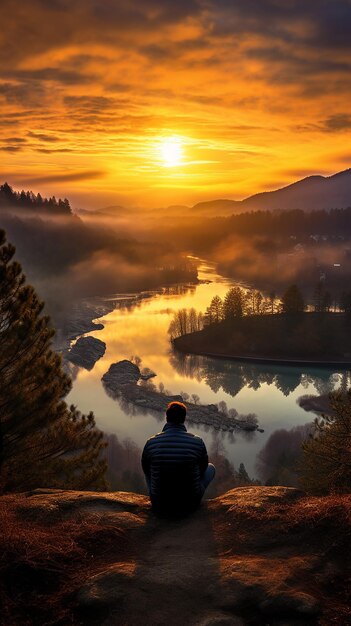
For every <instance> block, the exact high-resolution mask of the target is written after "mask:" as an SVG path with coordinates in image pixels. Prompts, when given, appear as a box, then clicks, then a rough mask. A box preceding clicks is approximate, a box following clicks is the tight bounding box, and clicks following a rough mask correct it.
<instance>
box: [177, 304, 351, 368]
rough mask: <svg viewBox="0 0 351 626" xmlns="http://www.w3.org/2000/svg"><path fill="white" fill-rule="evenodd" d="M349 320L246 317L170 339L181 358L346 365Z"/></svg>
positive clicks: (350, 349)
mask: <svg viewBox="0 0 351 626" xmlns="http://www.w3.org/2000/svg"><path fill="white" fill-rule="evenodd" d="M350 328H351V319H350V316H349V315H347V314H345V313H297V314H294V315H291V314H286V313H280V314H274V315H248V316H245V317H233V318H232V319H231V320H225V321H221V322H218V323H217V324H211V325H208V326H205V328H204V329H203V330H200V331H197V332H193V333H188V334H186V335H182V336H181V337H177V338H175V339H174V340H173V345H174V347H175V348H177V350H180V351H181V352H185V353H192V354H203V355H208V356H222V357H226V358H236V359H240V360H245V359H248V360H257V361H260V360H261V361H265V362H278V363H282V364H283V363H286V362H287V363H293V364H306V365H307V364H311V365H312V364H313V365H323V364H325V365H330V364H335V365H338V366H339V365H340V366H344V365H345V366H346V365H348V366H349V365H350V363H351V333H350Z"/></svg>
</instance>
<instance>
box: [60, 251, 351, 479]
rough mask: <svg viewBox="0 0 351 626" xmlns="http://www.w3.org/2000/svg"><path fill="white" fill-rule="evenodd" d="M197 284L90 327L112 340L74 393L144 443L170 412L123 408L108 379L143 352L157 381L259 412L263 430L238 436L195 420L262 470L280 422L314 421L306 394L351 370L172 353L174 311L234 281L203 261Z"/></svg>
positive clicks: (84, 406) (205, 433)
mask: <svg viewBox="0 0 351 626" xmlns="http://www.w3.org/2000/svg"><path fill="white" fill-rule="evenodd" d="M199 278H200V279H201V280H202V281H204V282H201V283H200V284H199V285H196V286H179V287H177V288H170V289H164V290H163V291H162V293H150V294H148V296H147V297H144V298H142V299H141V300H140V301H139V302H137V304H134V305H130V304H129V305H128V306H127V305H123V304H121V303H119V304H118V307H117V308H116V309H115V310H114V311H112V312H111V313H109V314H108V315H106V317H104V318H100V319H99V322H102V323H103V324H104V329H103V330H100V331H94V332H92V333H90V335H91V336H94V337H97V338H99V339H101V340H102V341H104V342H105V343H106V345H107V349H106V353H105V355H104V357H103V358H102V359H100V361H98V362H97V363H96V365H95V367H94V369H93V370H92V371H90V372H87V371H86V370H83V369H79V370H78V373H77V376H76V378H75V380H74V384H73V389H72V391H71V393H70V396H69V398H68V401H69V402H73V403H74V404H76V405H77V406H78V407H79V409H80V410H81V411H83V412H87V411H90V410H93V411H94V413H95V416H96V422H97V425H98V426H99V427H100V428H102V429H103V430H104V431H105V432H107V433H115V434H116V435H117V436H118V438H119V439H120V440H123V439H125V438H130V439H131V440H133V441H134V442H135V443H136V444H137V445H138V446H139V447H143V445H144V442H145V440H146V439H147V438H148V437H150V436H151V435H153V434H154V433H155V432H158V431H159V430H161V428H162V424H163V417H162V416H161V415H160V416H156V417H155V415H152V414H150V413H145V412H144V413H143V412H141V411H139V410H135V409H133V410H132V411H131V410H130V408H128V407H122V406H121V405H120V403H119V402H118V401H116V400H113V399H112V398H110V397H109V396H108V395H107V394H106V392H105V390H104V388H103V386H102V383H101V377H102V375H103V374H104V373H105V372H106V371H107V370H108V368H109V366H110V365H111V363H114V362H116V361H119V360H121V359H129V358H130V357H131V356H132V355H138V356H140V358H141V359H142V366H145V367H149V368H151V369H152V370H153V371H154V372H156V374H157V376H156V378H154V379H153V381H154V383H155V384H156V385H158V384H159V383H161V382H162V383H163V384H164V386H165V389H167V390H169V391H170V392H172V393H174V394H179V393H181V392H182V391H183V392H187V393H188V394H190V395H191V394H193V393H195V394H197V395H198V396H199V397H200V402H201V403H203V404H209V403H218V402H220V401H225V402H226V403H227V406H228V408H235V409H236V410H237V411H238V412H239V413H244V414H247V413H255V414H256V415H257V417H258V419H259V424H260V426H261V427H262V428H263V429H264V433H258V432H257V433H256V432H255V433H249V434H247V433H243V432H235V434H234V436H233V435H229V434H226V433H221V432H218V431H215V430H214V429H212V428H208V427H206V428H205V427H201V426H195V425H194V426H189V430H192V431H193V432H195V433H197V434H199V435H200V436H202V437H203V438H204V440H205V442H206V444H207V447H208V449H209V450H210V449H211V446H212V445H214V444H217V443H218V440H220V441H221V442H222V444H223V447H224V451H225V455H226V456H227V458H228V459H229V460H230V461H231V462H233V463H234V465H235V467H236V468H237V467H238V466H239V464H240V463H241V462H243V463H244V464H245V466H246V469H247V471H248V472H249V474H250V475H252V476H255V461H256V455H257V453H258V452H259V450H260V449H261V448H262V447H263V446H264V444H265V442H266V441H267V439H268V438H269V436H270V435H271V434H272V433H273V432H274V431H275V430H276V429H279V428H286V429H290V428H292V427H293V426H296V425H301V424H305V423H307V422H310V421H312V419H313V417H314V416H313V415H312V414H310V413H306V411H304V410H303V409H301V408H300V407H299V406H298V404H297V402H296V401H297V399H298V398H299V397H300V396H301V395H304V394H314V395H316V394H320V393H325V392H329V391H331V390H333V389H335V388H337V387H339V386H340V384H342V382H343V381H345V376H346V377H347V376H348V374H345V373H344V374H341V373H338V372H335V371H333V370H332V369H330V370H329V369H327V368H320V369H318V368H306V367H290V366H276V365H274V366H273V365H261V364H252V363H244V362H236V361H230V360H227V359H213V358H209V357H199V356H194V355H187V356H186V355H182V354H179V353H173V351H172V349H171V346H170V343H169V338H168V334H167V330H168V327H169V324H170V321H171V319H172V316H173V313H174V311H176V310H177V309H181V308H184V307H185V308H190V307H194V308H195V309H197V310H198V311H204V310H205V309H206V307H207V306H208V305H209V303H210V300H211V299H212V297H213V296H214V295H216V294H218V295H219V296H221V297H223V296H224V295H225V293H226V291H227V290H228V289H229V288H230V287H231V286H233V285H234V283H233V282H232V281H230V280H228V279H225V278H223V277H222V276H220V275H218V274H217V273H216V271H215V267H214V266H213V265H211V264H210V263H207V262H202V263H201V265H200V267H199Z"/></svg>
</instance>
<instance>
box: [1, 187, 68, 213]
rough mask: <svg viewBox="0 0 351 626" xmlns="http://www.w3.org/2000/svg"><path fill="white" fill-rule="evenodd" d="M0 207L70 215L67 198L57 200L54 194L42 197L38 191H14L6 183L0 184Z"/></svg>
mask: <svg viewBox="0 0 351 626" xmlns="http://www.w3.org/2000/svg"><path fill="white" fill-rule="evenodd" d="M0 208H1V209H3V208H5V209H16V210H23V211H28V210H30V211H32V212H35V213H39V214H42V213H49V214H52V215H65V216H67V215H72V210H71V206H70V203H69V201H68V200H67V198H65V199H64V200H62V199H61V198H59V199H58V200H57V199H56V198H55V196H52V197H51V198H43V197H42V196H41V195H40V193H38V194H34V193H33V192H32V191H24V190H22V191H14V190H13V189H12V187H10V185H9V184H8V183H4V184H3V185H0Z"/></svg>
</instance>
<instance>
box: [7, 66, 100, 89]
mask: <svg viewBox="0 0 351 626" xmlns="http://www.w3.org/2000/svg"><path fill="white" fill-rule="evenodd" d="M0 76H1V77H2V78H6V79H8V78H11V79H13V80H17V81H23V82H24V83H28V81H36V82H40V81H51V82H57V83H62V84H64V85H81V84H85V83H88V82H90V81H91V80H92V79H93V78H94V76H92V75H91V74H89V75H88V74H84V73H82V72H77V71H75V70H71V69H65V68H61V67H44V68H42V69H40V70H17V69H10V70H8V69H3V70H1V71H0Z"/></svg>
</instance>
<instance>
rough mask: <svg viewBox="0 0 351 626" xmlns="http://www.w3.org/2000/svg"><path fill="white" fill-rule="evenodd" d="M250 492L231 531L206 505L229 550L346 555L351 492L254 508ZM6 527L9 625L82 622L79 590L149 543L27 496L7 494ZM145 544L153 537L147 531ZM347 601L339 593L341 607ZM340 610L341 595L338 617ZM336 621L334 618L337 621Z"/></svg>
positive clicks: (3, 571)
mask: <svg viewBox="0 0 351 626" xmlns="http://www.w3.org/2000/svg"><path fill="white" fill-rule="evenodd" d="M249 490H250V488H248V489H247V490H246V495H245V494H244V496H245V497H243V501H242V504H240V503H238V505H237V506H235V507H231V508H230V509H229V515H230V521H231V524H232V525H231V527H230V528H231V530H230V533H229V534H228V532H227V530H228V509H227V508H226V507H225V506H224V507H221V509H220V510H218V509H217V504H216V501H215V500H213V501H209V502H208V504H207V506H208V508H209V516H211V510H212V509H214V511H215V517H214V518H213V519H214V521H215V524H216V532H218V533H220V535H221V538H222V539H223V542H224V543H223V549H226V548H230V547H231V546H232V544H233V538H235V544H236V548H235V549H236V550H237V551H240V546H242V550H243V552H245V550H247V549H249V551H250V553H254V552H259V551H260V550H262V548H263V545H264V544H265V543H266V541H268V542H270V541H272V537H273V538H275V537H277V538H278V539H279V543H280V544H281V545H282V546H285V547H289V546H291V545H293V544H295V545H297V546H298V550H299V552H301V554H304V553H308V552H310V551H312V552H313V551H314V550H316V551H317V552H320V551H321V550H322V551H323V553H324V552H328V551H329V550H330V551H331V553H332V554H331V556H332V557H333V560H335V556H336V560H338V555H339V554H340V559H342V558H344V557H345V550H346V549H347V548H346V545H347V542H348V541H350V536H349V535H347V528H350V522H351V519H350V518H351V496H350V495H345V496H326V497H319V498H317V497H313V498H310V497H305V498H302V499H300V500H297V501H296V502H291V503H290V504H289V503H287V504H281V503H280V504H277V503H275V502H269V503H267V505H265V506H264V507H259V508H258V509H257V508H255V507H251V506H250V497H249ZM0 527H1V529H2V532H1V534H0V606H1V607H2V609H1V616H0V623H1V624H6V626H15V625H16V626H18V625H21V626H22V625H23V626H44V625H46V626H49V625H52V626H54V625H55V626H68V625H69V624H75V623H77V621H76V620H77V612H76V610H77V606H76V592H77V590H78V589H79V588H80V587H81V586H82V585H83V584H84V582H85V581H86V580H87V579H88V578H89V577H90V576H91V575H93V574H95V573H97V572H99V571H102V570H104V569H105V568H106V567H107V566H108V565H109V564H111V563H114V562H116V561H131V560H133V559H135V558H138V556H139V558H140V557H142V554H143V549H144V547H145V546H143V545H142V541H141V538H140V536H139V538H138V537H137V535H135V533H134V532H130V530H129V531H124V530H123V529H122V528H120V527H119V526H118V522H117V523H116V521H113V520H111V518H109V516H108V515H105V514H100V513H89V514H87V513H86V512H85V513H84V515H83V514H82V513H80V512H79V511H76V512H75V514H74V517H70V518H69V519H67V518H64V517H63V516H62V514H56V513H52V512H51V511H50V505H49V504H48V511H47V514H46V512H45V511H44V512H43V511H41V512H39V513H38V512H37V511H35V510H34V511H33V508H29V509H28V499H27V498H26V496H25V495H22V494H17V495H10V496H2V497H1V498H0ZM221 527H223V532H222V531H221ZM144 532H145V531H144ZM143 536H144V535H143ZM143 541H146V542H147V533H146V536H145V538H144V539H143ZM273 541H275V539H273ZM226 542H227V543H228V545H227V546H226V545H225V543H226ZM284 549H285V548H284ZM344 582H345V581H342V580H341V581H339V582H338V585H337V587H338V589H337V592H338V593H339V594H341V593H342V594H344ZM344 604H345V601H344V599H343V598H341V596H340V606H343V605H344ZM338 610H339V608H338V598H337V597H336V598H335V607H332V615H335V614H337V613H338ZM1 620H2V621H1ZM84 623H87V622H84ZM324 623H325V622H323V624H324ZM331 623H335V622H333V620H332V619H330V622H329V624H331Z"/></svg>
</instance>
